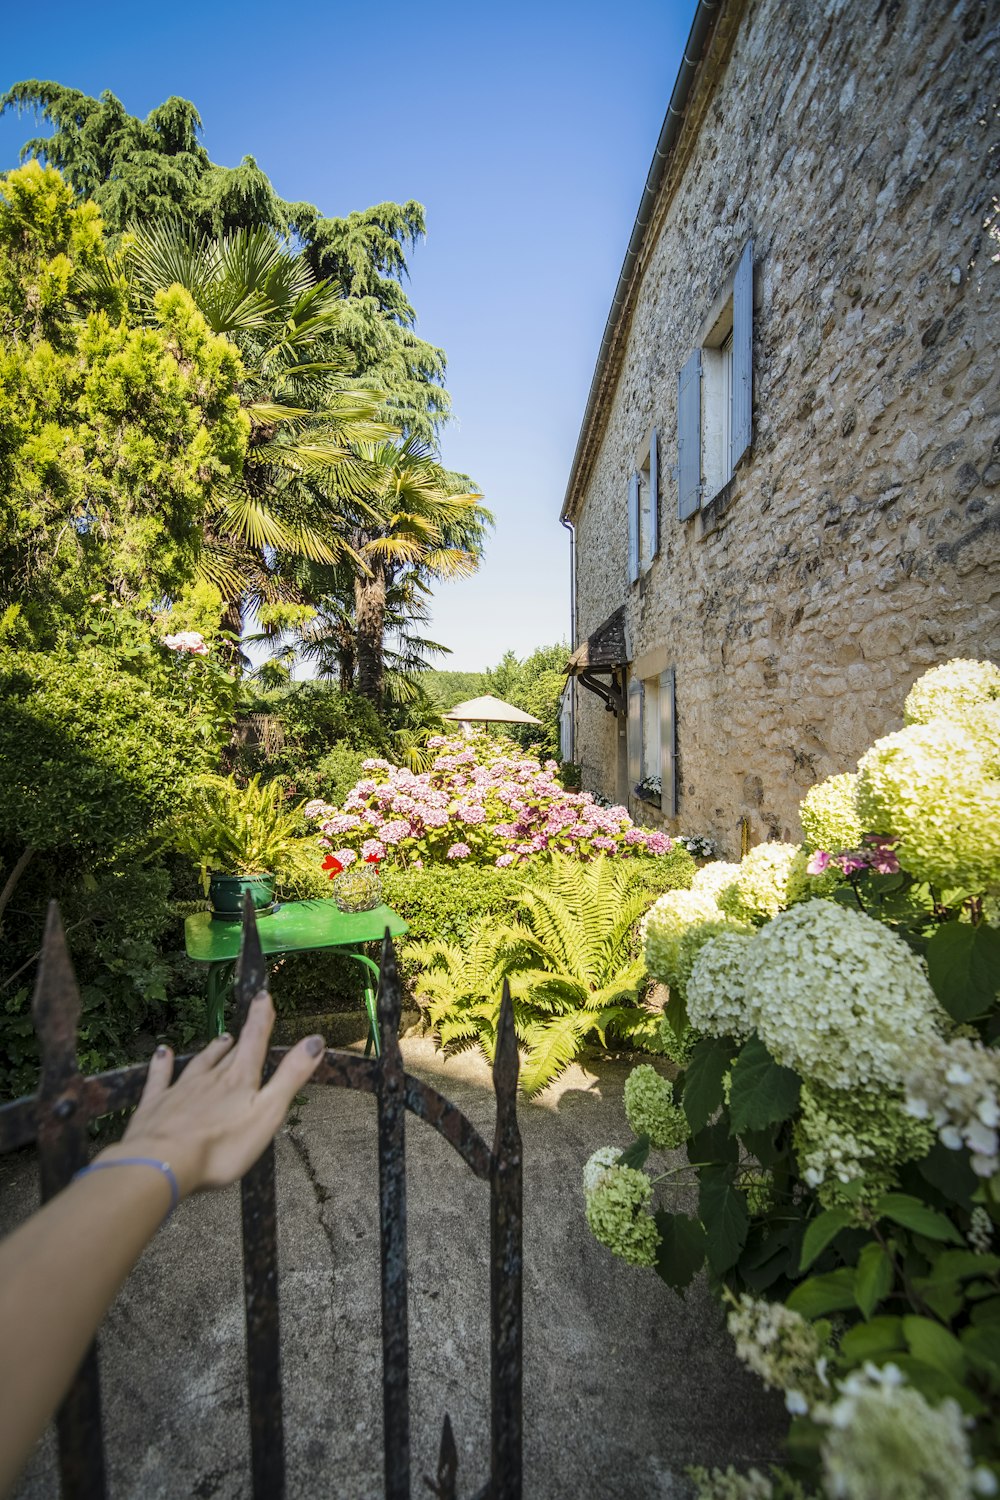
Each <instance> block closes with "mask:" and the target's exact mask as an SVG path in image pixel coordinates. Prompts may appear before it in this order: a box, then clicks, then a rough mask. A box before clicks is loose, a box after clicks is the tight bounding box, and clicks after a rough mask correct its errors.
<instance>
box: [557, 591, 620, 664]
mask: <svg viewBox="0 0 1000 1500" xmlns="http://www.w3.org/2000/svg"><path fill="white" fill-rule="evenodd" d="M627 661H628V653H627V652H626V649H625V606H624V604H622V605H620V606H619V608H618V609H616V610H615V612H614V614H613V615H609V616H608V618H607V619H606V620H605V621H604V623H603V625H598V627H597V629H596V630H595V631H594V632H593V634H591V635H588V637H587V639H586V640H585V641H581V643H580V645H579V646H577V648H576V650H575V651H574V652H573V655H572V656H571V657H570V659H569V661H568V662H567V663H566V667H565V671H566V672H567V673H568V674H569V675H570V676H575V677H579V676H580V675H581V673H583V672H614V671H617V669H618V668H619V667H624V666H625V664H626V663H627Z"/></svg>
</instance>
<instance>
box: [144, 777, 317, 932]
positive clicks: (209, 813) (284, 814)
mask: <svg viewBox="0 0 1000 1500" xmlns="http://www.w3.org/2000/svg"><path fill="white" fill-rule="evenodd" d="M300 829H301V819H300V815H299V809H298V807H297V806H295V807H289V806H287V805H286V803H285V799H284V795H283V792H282V789H281V787H280V786H279V785H277V784H275V783H274V782H268V783H265V784H264V785H263V786H262V785H261V784H260V777H259V776H254V777H252V778H251V780H250V781H249V782H248V783H247V785H246V786H245V787H241V786H239V785H238V784H237V783H236V781H235V780H234V779H233V777H231V776H200V777H198V778H197V780H196V781H195V782H194V783H193V784H192V788H191V793H190V796H189V799H188V803H187V806H186V807H185V809H184V811H183V812H182V813H181V815H180V817H179V818H178V820H177V822H176V824H175V827H174V836H173V840H172V842H173V846H174V848H175V849H177V851H178V852H179V853H181V854H185V855H187V856H188V858H189V859H192V860H193V861H194V862H195V864H196V865H197V866H198V870H199V874H200V876H201V883H202V887H203V889H204V891H205V894H206V895H207V896H208V897H209V899H210V900H211V902H212V915H213V917H215V918H217V919H218V920H219V921H230V922H233V921H239V920H240V919H241V917H242V912H243V897H244V895H245V893H246V892H247V891H249V892H250V896H251V898H252V900H253V904H254V908H255V910H256V911H258V912H261V913H263V912H268V911H271V910H272V909H273V906H274V888H275V882H276V881H280V882H281V884H283V885H285V886H291V887H292V888H293V889H295V888H298V887H300V886H301V885H303V884H304V883H306V882H307V881H308V880H309V878H310V877H312V878H313V879H315V876H316V873H317V870H316V861H315V846H314V844H313V843H312V841H311V840H309V839H304V838H302V837H301V833H300Z"/></svg>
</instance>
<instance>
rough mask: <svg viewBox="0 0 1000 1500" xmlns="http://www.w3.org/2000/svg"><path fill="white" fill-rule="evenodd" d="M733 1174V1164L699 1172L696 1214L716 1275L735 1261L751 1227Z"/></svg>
mask: <svg viewBox="0 0 1000 1500" xmlns="http://www.w3.org/2000/svg"><path fill="white" fill-rule="evenodd" d="M734 1177H735V1168H734V1167H732V1166H712V1167H703V1168H702V1169H701V1172H700V1173H699V1189H698V1213H699V1216H700V1218H701V1222H702V1223H703V1224H704V1226H705V1235H706V1251H707V1254H708V1263H709V1265H710V1266H711V1267H712V1270H713V1271H714V1272H715V1273H716V1275H717V1276H721V1275H722V1273H723V1272H724V1271H728V1270H729V1269H730V1268H731V1267H732V1266H734V1265H735V1264H736V1262H737V1260H738V1259H739V1254H740V1251H741V1250H742V1249H743V1246H744V1245H745V1244H746V1238H747V1230H748V1229H749V1227H750V1216H749V1213H748V1212H747V1200H746V1196H745V1194H743V1193H741V1192H740V1191H739V1189H738V1188H736V1187H735V1186H734Z"/></svg>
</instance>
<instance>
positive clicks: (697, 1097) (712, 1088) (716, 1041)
mask: <svg viewBox="0 0 1000 1500" xmlns="http://www.w3.org/2000/svg"><path fill="white" fill-rule="evenodd" d="M735 1051H736V1044H735V1043H734V1042H733V1041H732V1040H731V1039H730V1038H729V1037H706V1038H705V1039H704V1040H703V1041H700V1042H699V1043H698V1045H697V1046H696V1047H695V1049H694V1051H693V1052H692V1054H691V1061H690V1062H689V1063H688V1065H687V1069H686V1070H685V1073H684V1095H683V1099H682V1101H681V1102H682V1103H683V1105H684V1113H685V1114H686V1115H687V1117H688V1124H689V1125H690V1126H691V1129H692V1130H693V1131H698V1130H701V1128H702V1126H704V1125H707V1124H708V1122H709V1120H710V1119H711V1117H712V1115H714V1114H715V1111H716V1110H717V1109H718V1108H719V1106H720V1104H721V1103H722V1080H723V1078H725V1076H726V1074H727V1072H728V1071H729V1065H730V1063H731V1062H732V1060H733V1053H734V1052H735Z"/></svg>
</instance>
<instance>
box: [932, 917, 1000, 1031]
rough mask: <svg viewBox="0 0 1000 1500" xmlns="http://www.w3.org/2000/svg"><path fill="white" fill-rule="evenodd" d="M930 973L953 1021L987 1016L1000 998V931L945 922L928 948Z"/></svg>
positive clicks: (961, 923) (967, 924) (938, 995)
mask: <svg viewBox="0 0 1000 1500" xmlns="http://www.w3.org/2000/svg"><path fill="white" fill-rule="evenodd" d="M927 970H928V973H929V975H930V981H931V985H932V987H933V989H934V993H935V995H937V997H938V999H939V1000H940V1001H941V1004H942V1005H943V1006H944V1008H945V1010H946V1011H947V1012H948V1014H949V1015H950V1016H951V1017H952V1019H953V1020H955V1021H972V1020H974V1019H975V1018H976V1017H977V1016H984V1015H986V1014H987V1013H988V1012H989V1011H990V1009H991V1008H992V1007H993V1005H994V1004H995V1002H996V1000H997V997H998V996H1000V929H998V928H996V927H990V926H989V925H988V924H987V923H986V922H980V923H979V925H978V926H977V927H973V926H972V924H971V923H969V922H945V923H944V925H943V926H941V927H939V928H938V930H937V932H935V934H934V936H933V937H932V938H931V940H930V942H929V943H928V944H927Z"/></svg>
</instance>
